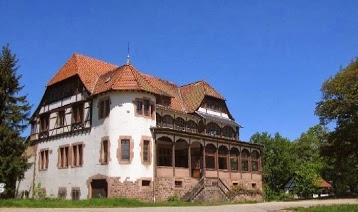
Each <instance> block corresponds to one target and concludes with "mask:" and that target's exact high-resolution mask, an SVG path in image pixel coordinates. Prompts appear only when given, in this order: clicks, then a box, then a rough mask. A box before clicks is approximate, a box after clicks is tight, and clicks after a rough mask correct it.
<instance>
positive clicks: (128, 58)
mask: <svg viewBox="0 0 358 212" xmlns="http://www.w3.org/2000/svg"><path fill="white" fill-rule="evenodd" d="M129 64H131V61H130V56H129V42H128V55H127V65H129Z"/></svg>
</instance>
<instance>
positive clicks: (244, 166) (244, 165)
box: [241, 159, 249, 172]
mask: <svg viewBox="0 0 358 212" xmlns="http://www.w3.org/2000/svg"><path fill="white" fill-rule="evenodd" d="M241 170H242V171H244V172H247V171H249V162H248V161H247V159H242V160H241Z"/></svg>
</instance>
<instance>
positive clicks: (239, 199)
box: [232, 194, 263, 202]
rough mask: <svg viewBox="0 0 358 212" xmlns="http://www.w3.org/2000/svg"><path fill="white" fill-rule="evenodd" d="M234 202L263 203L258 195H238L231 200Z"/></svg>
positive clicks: (261, 197)
mask: <svg viewBox="0 0 358 212" xmlns="http://www.w3.org/2000/svg"><path fill="white" fill-rule="evenodd" d="M232 201H234V202H247V201H255V202H261V201H263V196H262V195H260V194H253V195H250V194H239V195H237V196H235V198H234V199H233V200H232Z"/></svg>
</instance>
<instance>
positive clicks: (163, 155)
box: [158, 146, 172, 166]
mask: <svg viewBox="0 0 358 212" xmlns="http://www.w3.org/2000/svg"><path fill="white" fill-rule="evenodd" d="M158 166H172V149H171V148H170V147H164V146H163V147H159V150H158Z"/></svg>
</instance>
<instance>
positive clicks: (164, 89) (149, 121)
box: [18, 54, 262, 201]
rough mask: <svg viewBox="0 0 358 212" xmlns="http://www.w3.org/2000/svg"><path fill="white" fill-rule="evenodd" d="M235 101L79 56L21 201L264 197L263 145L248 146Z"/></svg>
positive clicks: (39, 116)
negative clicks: (243, 192)
mask: <svg viewBox="0 0 358 212" xmlns="http://www.w3.org/2000/svg"><path fill="white" fill-rule="evenodd" d="M240 128H241V126H240V125H239V124H238V123H237V122H235V120H234V118H233V116H232V115H231V113H230V111H229V108H228V107H227V105H226V102H225V97H224V96H222V95H221V94H220V93H218V92H217V91H216V90H215V89H214V88H213V87H212V86H211V85H210V84H208V83H207V82H205V81H197V82H193V83H190V84H187V85H181V86H180V85H176V84H175V83H173V82H170V81H167V80H163V79H160V78H157V77H154V76H151V75H148V74H144V73H142V72H139V71H138V70H137V69H136V68H135V67H134V66H133V65H131V64H130V61H129V58H128V60H127V63H126V64H124V65H122V66H116V65H112V64H109V63H107V62H104V61H101V60H98V59H94V58H91V57H87V56H83V55H81V54H74V55H73V56H72V57H71V58H70V59H69V60H68V61H67V62H66V64H65V65H64V66H63V67H62V68H61V69H60V70H59V71H58V72H57V73H56V74H55V76H54V77H53V78H52V79H51V80H50V81H49V82H48V84H47V86H46V90H45V93H44V95H43V97H42V99H41V101H40V103H39V105H38V107H37V109H36V110H35V112H34V114H33V116H32V118H31V134H30V136H29V137H28V142H29V143H30V147H29V148H28V149H27V151H26V154H27V155H29V156H30V158H29V163H31V164H32V166H31V168H30V169H29V170H28V171H27V172H26V173H25V179H24V180H22V181H21V182H19V185H18V191H19V193H21V192H22V193H26V194H29V195H30V196H31V195H33V193H34V189H35V188H36V187H38V188H36V189H35V190H36V191H37V192H38V189H40V190H41V191H42V192H44V193H45V194H46V196H47V197H53V198H64V199H73V200H77V199H87V198H98V197H102V198H105V197H108V198H110V197H122V198H136V199H140V200H143V201H166V200H167V199H168V198H170V197H172V196H179V197H180V198H181V199H182V200H185V201H205V200H206V201H212V200H220V199H225V198H226V199H227V198H228V196H227V194H228V193H230V191H232V190H233V189H235V188H237V187H240V188H245V189H247V190H259V191H262V166H261V151H262V146H260V145H256V144H251V143H248V142H243V141H240V138H239V135H240V133H239V130H240Z"/></svg>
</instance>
